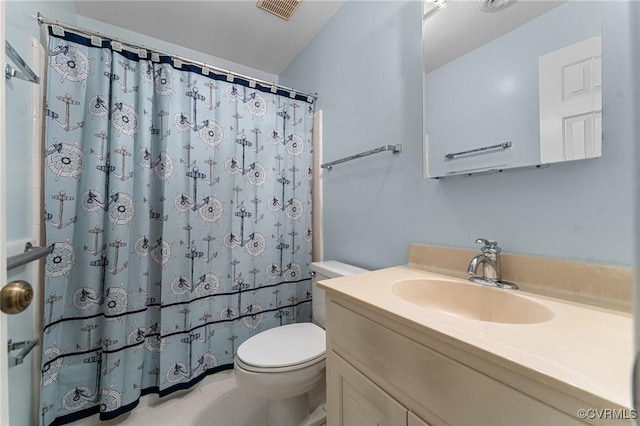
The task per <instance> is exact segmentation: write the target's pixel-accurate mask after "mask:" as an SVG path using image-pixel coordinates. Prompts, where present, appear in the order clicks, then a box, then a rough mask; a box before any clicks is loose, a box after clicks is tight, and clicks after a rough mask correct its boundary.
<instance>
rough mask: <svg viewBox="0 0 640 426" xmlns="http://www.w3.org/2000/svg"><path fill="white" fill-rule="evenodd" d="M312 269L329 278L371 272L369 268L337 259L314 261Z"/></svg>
mask: <svg viewBox="0 0 640 426" xmlns="http://www.w3.org/2000/svg"><path fill="white" fill-rule="evenodd" d="M311 270H312V271H314V272H316V273H318V274H322V275H324V276H325V277H329V278H338V277H345V276H347V275H354V274H362V273H363V272H369V270H367V269H363V268H358V267H357V266H353V265H347V264H346V263H342V262H338V261H336V260H325V261H323V262H313V263H312V264H311Z"/></svg>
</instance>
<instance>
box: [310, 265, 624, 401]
mask: <svg viewBox="0 0 640 426" xmlns="http://www.w3.org/2000/svg"><path fill="white" fill-rule="evenodd" d="M430 277H433V278H443V277H445V278H446V279H450V280H457V281H462V280H460V279H457V278H453V277H448V276H443V275H438V274H434V273H431V272H426V271H422V270H417V269H411V268H408V267H402V266H399V267H394V268H388V269H382V270H379V271H373V272H368V273H365V274H358V275H353V276H348V277H343V278H336V279H332V280H325V281H321V282H320V284H319V286H320V288H323V289H325V290H327V291H329V292H332V293H336V294H339V295H342V296H346V297H347V298H348V299H351V300H352V301H355V302H358V303H364V304H365V305H369V306H370V307H373V308H375V309H376V310H377V311H378V312H382V313H384V314H387V315H388V316H390V317H391V318H393V319H395V320H397V321H400V322H403V323H405V324H407V325H409V326H411V327H413V328H419V329H421V330H422V331H424V332H425V333H433V332H435V334H442V335H445V336H448V337H449V338H453V339H455V340H458V341H460V342H463V343H465V344H467V345H468V346H471V347H473V348H477V349H479V350H478V351H475V352H474V353H475V354H476V355H478V356H483V354H484V355H489V356H498V357H501V358H504V359H507V360H510V361H512V362H514V363H516V364H518V365H520V366H522V367H524V368H523V371H524V372H525V374H527V375H528V376H530V377H532V378H534V379H538V380H540V381H544V378H545V376H546V377H551V378H553V379H555V380H554V382H555V383H560V384H561V386H562V387H563V388H564V389H561V390H562V391H564V392H567V393H570V394H572V395H576V396H580V395H579V394H581V393H587V394H590V395H593V396H595V397H597V399H600V400H604V401H605V402H609V403H611V406H608V407H603V408H615V406H614V404H615V405H618V406H622V407H631V373H632V364H633V317H632V315H630V314H625V313H618V312H616V311H610V310H605V309H601V308H596V307H592V306H589V305H581V304H577V303H572V302H567V301H562V300H559V299H552V298H549V297H544V296H538V295H534V294H531V293H525V292H522V291H519V290H515V291H516V292H517V295H518V296H520V297H524V298H527V299H531V300H534V301H536V302H538V303H540V304H542V305H544V306H546V307H547V308H549V309H551V310H552V311H553V317H552V318H551V319H549V320H547V321H544V322H540V323H532V324H504V323H494V322H486V321H480V320H474V319H468V318H463V317H459V316H455V315H452V314H449V313H446V312H442V311H439V310H437V309H431V308H426V307H422V306H418V305H415V304H413V303H410V302H408V301H406V300H404V299H402V298H400V297H398V296H396V295H395V294H394V293H393V292H392V290H391V286H392V285H393V284H394V283H395V282H397V281H400V280H406V279H420V278H430ZM464 282H466V281H464ZM495 291H514V290H500V289H496V290H495Z"/></svg>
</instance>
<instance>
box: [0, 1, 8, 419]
mask: <svg viewBox="0 0 640 426" xmlns="http://www.w3.org/2000/svg"><path fill="white" fill-rule="evenodd" d="M5 28H6V26H5V2H3V1H0V41H4V39H5ZM4 57H5V49H4V42H3V43H0V58H4ZM5 90H6V82H5V79H4V77H3V78H1V79H0V105H2V106H4V105H5ZM5 109H6V108H4V107H3V108H0V286H4V284H5V283H6V282H7V279H6V278H7V276H6V270H7V266H6V265H7V253H6V251H5V239H6V235H7V233H6V229H7V228H6V224H5V214H4V212H5V204H6V198H5V192H6V189H5V186H6V182H7V179H6V175H5V173H6V168H5V145H6V144H5V129H6V127H5ZM6 342H7V316H6V315H5V314H3V313H2V311H0V425H8V424H9V395H8V388H9V386H8V385H9V380H8V379H7V376H8V374H9V372H8V368H7V367H8V361H7V346H5V344H6Z"/></svg>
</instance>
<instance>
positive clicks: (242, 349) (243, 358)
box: [236, 323, 326, 372]
mask: <svg viewBox="0 0 640 426" xmlns="http://www.w3.org/2000/svg"><path fill="white" fill-rule="evenodd" d="M325 356H326V337H325V331H324V330H323V329H322V328H320V327H318V326H317V325H315V324H313V323H299V324H288V325H284V326H281V327H275V328H272V329H269V330H266V331H263V332H261V333H258V334H256V335H255V336H253V337H251V338H249V339H247V340H246V341H245V342H244V343H242V344H241V345H240V346H239V347H238V350H237V352H236V363H237V364H238V366H240V367H241V368H244V369H246V370H249V371H254V372H279V371H289V370H297V369H302V368H306V367H308V366H311V365H314V364H317V363H319V362H322V361H324V359H325Z"/></svg>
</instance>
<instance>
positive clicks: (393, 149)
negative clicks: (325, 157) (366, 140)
mask: <svg viewBox="0 0 640 426" xmlns="http://www.w3.org/2000/svg"><path fill="white" fill-rule="evenodd" d="M384 151H391V152H393V153H394V154H398V153H400V152H402V144H397V145H383V146H381V147H379V148H375V149H371V150H369V151H364V152H360V153H358V154H354V155H350V156H348V157H344V158H341V159H339V160H335V161H330V162H328V163H324V164H322V165H321V166H320V167H322V168H323V169H328V170H331V169H332V168H333V166H335V165H336V164H340V163H345V162H347V161H351V160H356V159H358V158H362V157H366V156H367V155H373V154H377V153H379V152H384Z"/></svg>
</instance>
